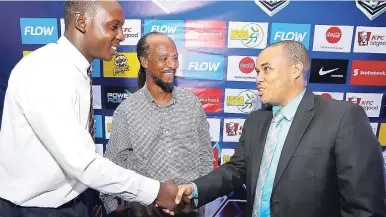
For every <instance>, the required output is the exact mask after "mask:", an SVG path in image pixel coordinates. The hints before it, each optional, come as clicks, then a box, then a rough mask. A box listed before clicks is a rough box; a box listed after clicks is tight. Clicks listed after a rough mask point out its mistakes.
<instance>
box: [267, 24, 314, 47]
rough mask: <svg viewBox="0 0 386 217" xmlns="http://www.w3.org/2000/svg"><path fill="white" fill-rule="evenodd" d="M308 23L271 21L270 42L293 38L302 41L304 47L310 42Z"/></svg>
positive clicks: (309, 26)
mask: <svg viewBox="0 0 386 217" xmlns="http://www.w3.org/2000/svg"><path fill="white" fill-rule="evenodd" d="M310 30H311V25H310V24H291V23H273V24H272V31H271V44H273V43H276V42H279V41H285V40H295V41H298V42H300V43H302V44H303V45H304V46H305V47H306V49H308V48H309V44H310Z"/></svg>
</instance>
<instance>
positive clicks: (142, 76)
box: [137, 31, 167, 88]
mask: <svg viewBox="0 0 386 217" xmlns="http://www.w3.org/2000/svg"><path fill="white" fill-rule="evenodd" d="M155 35H160V36H167V35H166V34H165V33H162V32H156V31H154V32H149V33H147V34H145V35H144V36H142V37H141V38H140V39H139V41H138V43H137V58H138V61H139V64H140V68H139V72H138V87H139V88H141V87H143V86H144V85H145V82H146V72H145V68H143V66H142V63H141V59H140V58H141V57H149V56H150V44H149V43H148V41H147V39H148V38H149V37H150V36H155Z"/></svg>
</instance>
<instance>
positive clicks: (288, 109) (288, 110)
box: [272, 89, 306, 121]
mask: <svg viewBox="0 0 386 217" xmlns="http://www.w3.org/2000/svg"><path fill="white" fill-rule="evenodd" d="M305 92H306V89H304V90H303V91H302V92H301V93H299V94H298V95H297V96H296V97H295V98H294V99H293V100H291V101H290V102H289V103H288V104H287V105H285V106H284V107H283V108H282V109H280V107H279V106H273V107H272V112H273V114H274V115H275V113H276V112H278V111H279V110H280V111H281V112H282V114H283V115H284V117H285V119H287V120H288V121H291V120H292V119H293V118H294V117H295V114H296V110H297V109H298V106H299V104H300V102H301V101H302V99H303V96H304V94H305Z"/></svg>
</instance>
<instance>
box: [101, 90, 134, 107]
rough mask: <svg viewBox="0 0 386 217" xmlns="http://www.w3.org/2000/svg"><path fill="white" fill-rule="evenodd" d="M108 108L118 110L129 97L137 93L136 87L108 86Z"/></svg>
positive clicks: (106, 91)
mask: <svg viewBox="0 0 386 217" xmlns="http://www.w3.org/2000/svg"><path fill="white" fill-rule="evenodd" d="M104 89H105V94H106V106H105V107H106V108H107V109H113V110H114V109H116V108H117V107H118V106H119V105H120V104H121V103H122V102H123V101H124V100H125V99H127V97H129V96H130V95H131V94H133V93H135V92H136V91H137V90H138V89H137V88H134V87H120V86H106V87H105V88H104Z"/></svg>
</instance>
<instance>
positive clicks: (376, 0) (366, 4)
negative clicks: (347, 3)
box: [355, 0, 386, 20]
mask: <svg viewBox="0 0 386 217" xmlns="http://www.w3.org/2000/svg"><path fill="white" fill-rule="evenodd" d="M355 4H356V6H357V8H359V10H361V11H362V12H363V13H364V14H365V15H366V16H367V18H369V19H370V20H374V19H375V18H377V17H378V16H379V15H381V14H382V13H383V12H385V11H386V1H381V0H371V1H363V0H355Z"/></svg>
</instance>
